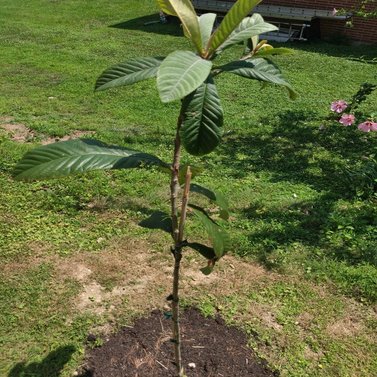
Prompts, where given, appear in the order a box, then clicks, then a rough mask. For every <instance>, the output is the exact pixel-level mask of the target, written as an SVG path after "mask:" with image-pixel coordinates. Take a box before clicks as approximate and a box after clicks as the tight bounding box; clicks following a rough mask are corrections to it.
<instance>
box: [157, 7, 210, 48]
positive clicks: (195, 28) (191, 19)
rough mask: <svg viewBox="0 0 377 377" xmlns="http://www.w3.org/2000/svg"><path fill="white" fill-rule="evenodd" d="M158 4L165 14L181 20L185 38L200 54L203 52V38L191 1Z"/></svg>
mask: <svg viewBox="0 0 377 377" xmlns="http://www.w3.org/2000/svg"><path fill="white" fill-rule="evenodd" d="M157 2H158V4H159V6H160V8H161V10H162V11H163V12H165V13H166V14H170V15H172V16H177V17H178V18H179V19H180V20H181V22H182V26H183V31H184V34H185V36H186V37H187V38H189V39H190V40H191V42H192V43H193V45H194V46H195V47H196V50H197V51H198V53H199V54H200V53H201V52H202V50H203V45H202V37H201V35H200V27H199V21H198V17H197V15H196V12H195V9H194V7H193V5H192V3H191V0H157Z"/></svg>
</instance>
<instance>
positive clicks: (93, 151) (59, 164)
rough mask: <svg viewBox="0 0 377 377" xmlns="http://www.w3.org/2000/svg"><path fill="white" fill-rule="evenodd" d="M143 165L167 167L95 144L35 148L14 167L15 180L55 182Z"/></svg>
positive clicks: (136, 154) (142, 155)
mask: <svg viewBox="0 0 377 377" xmlns="http://www.w3.org/2000/svg"><path fill="white" fill-rule="evenodd" d="M143 165H158V166H168V165H167V164H166V163H164V162H163V161H161V160H160V159H159V158H158V157H156V156H153V155H150V154H147V153H142V152H139V151H135V150H131V149H126V148H121V147H114V146H108V145H106V144H104V143H101V142H99V141H97V140H89V139H88V140H85V139H84V140H81V139H76V140H68V141H62V142H59V143H54V144H49V145H45V146H41V147H38V148H35V149H33V150H31V151H29V152H28V153H26V155H25V156H24V157H23V158H22V160H21V161H20V162H19V163H18V164H17V166H16V168H15V171H14V177H15V179H17V180H24V181H31V180H36V179H46V178H57V177H63V176H67V175H70V174H74V173H84V172H87V171H90V170H97V169H102V170H104V169H130V168H137V167H141V166H143Z"/></svg>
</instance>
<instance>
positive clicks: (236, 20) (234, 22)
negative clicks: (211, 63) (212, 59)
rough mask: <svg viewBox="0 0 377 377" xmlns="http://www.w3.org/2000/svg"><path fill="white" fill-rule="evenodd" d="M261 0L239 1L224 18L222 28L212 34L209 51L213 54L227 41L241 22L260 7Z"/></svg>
mask: <svg viewBox="0 0 377 377" xmlns="http://www.w3.org/2000/svg"><path fill="white" fill-rule="evenodd" d="M260 2H261V0H238V1H237V2H236V3H235V4H234V5H233V6H232V8H231V9H230V10H229V12H228V13H227V14H226V16H225V17H224V19H223V21H222V22H221V24H220V26H219V27H218V28H217V30H216V31H215V32H214V33H213V34H212V37H211V38H210V40H209V42H208V47H207V50H208V52H209V54H212V53H213V52H214V51H215V50H216V49H217V48H218V47H219V46H220V45H222V44H223V43H224V42H225V40H226V39H227V38H228V37H229V35H230V34H231V33H232V31H233V30H234V29H235V28H236V27H237V26H238V25H239V24H240V23H241V21H242V20H243V19H244V18H245V17H246V16H247V15H248V14H249V13H250V12H251V10H252V9H253V8H254V7H255V6H256V5H258V4H259V3H260Z"/></svg>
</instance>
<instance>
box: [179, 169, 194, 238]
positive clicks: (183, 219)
mask: <svg viewBox="0 0 377 377" xmlns="http://www.w3.org/2000/svg"><path fill="white" fill-rule="evenodd" d="M190 185H191V169H190V166H187V172H186V180H185V188H184V190H183V197H182V208H181V219H180V221H179V233H178V241H179V242H180V243H181V242H182V241H183V232H184V229H185V222H186V214H187V205H188V201H189V194H190Z"/></svg>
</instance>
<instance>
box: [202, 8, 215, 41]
mask: <svg viewBox="0 0 377 377" xmlns="http://www.w3.org/2000/svg"><path fill="white" fill-rule="evenodd" d="M215 20H216V13H204V14H202V15H201V16H200V17H199V27H200V33H201V36H202V46H206V45H207V43H208V41H209V39H210V37H211V34H212V30H213V25H214V23H215Z"/></svg>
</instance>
